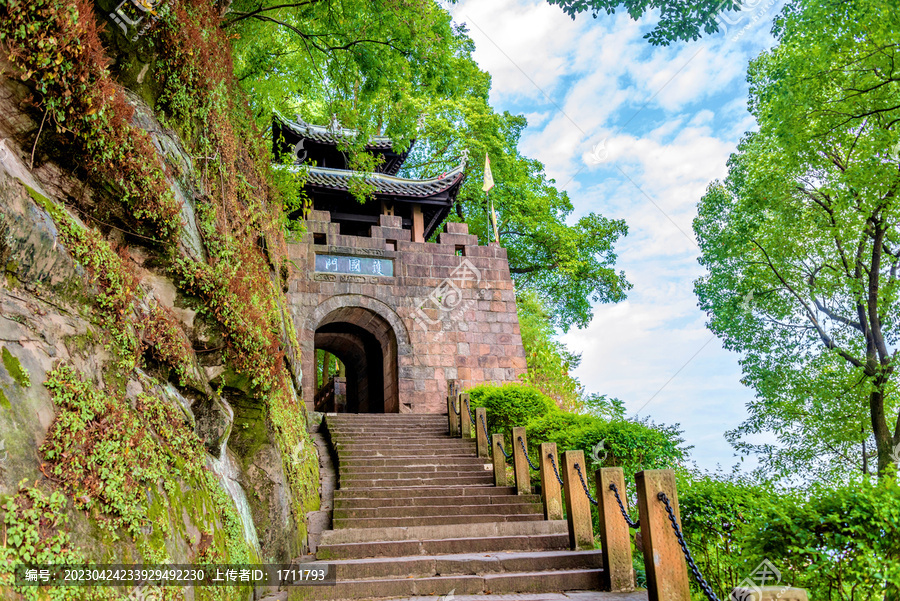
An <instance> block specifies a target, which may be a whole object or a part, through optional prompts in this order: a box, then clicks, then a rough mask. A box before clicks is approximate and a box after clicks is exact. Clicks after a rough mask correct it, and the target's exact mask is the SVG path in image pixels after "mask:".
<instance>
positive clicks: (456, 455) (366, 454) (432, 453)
mask: <svg viewBox="0 0 900 601" xmlns="http://www.w3.org/2000/svg"><path fill="white" fill-rule="evenodd" d="M444 457H446V458H448V459H463V458H468V459H472V458H474V457H475V449H468V448H466V449H460V450H459V451H453V450H451V451H448V450H445V449H431V450H429V451H423V450H417V451H414V452H406V451H403V452H398V451H396V450H393V451H384V452H382V451H377V450H376V451H372V450H367V451H342V452H341V453H339V454H338V459H339V460H340V461H357V460H360V459H428V460H429V461H434V460H435V459H440V458H444Z"/></svg>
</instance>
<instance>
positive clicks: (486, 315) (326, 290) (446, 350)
mask: <svg viewBox="0 0 900 601" xmlns="http://www.w3.org/2000/svg"><path fill="white" fill-rule="evenodd" d="M306 225H307V232H306V233H305V234H304V236H303V238H302V239H301V240H300V241H299V242H296V243H292V244H290V245H289V253H290V257H291V260H292V262H293V264H294V269H293V270H292V276H291V279H290V288H289V291H288V299H289V301H290V303H291V310H292V312H293V317H294V322H295V323H296V324H297V328H298V339H299V342H300V348H301V352H302V367H303V394H304V398H305V399H306V401H307V403H310V404H311V402H312V399H313V398H314V395H315V381H314V376H315V365H314V363H313V362H314V353H313V351H314V349H315V348H316V344H317V334H316V332H317V330H318V331H319V334H318V342H319V346H320V347H321V348H326V350H329V351H330V352H333V354H335V355H337V356H338V357H339V358H340V359H341V360H342V361H343V362H344V363H345V365H347V370H348V373H347V378H348V394H351V393H352V390H353V389H354V388H353V387H354V386H356V384H354V383H353V382H352V379H353V376H351V372H355V373H357V375H358V373H359V372H362V371H366V370H368V371H367V373H368V374H372V373H373V372H372V371H371V370H372V369H380V374H381V377H382V378H383V381H382V382H381V384H383V391H384V392H383V395H384V407H383V409H384V410H385V411H386V412H396V411H400V412H419V413H440V412H444V411H446V391H447V385H448V383H449V382H450V381H457V383H458V384H459V385H460V386H462V387H468V386H472V385H475V384H479V383H482V382H500V383H502V382H512V381H517V380H518V376H519V375H520V374H522V373H524V372H525V351H524V349H523V348H522V338H521V336H520V334H519V321H518V317H517V315H516V301H515V292H514V290H513V285H512V280H511V279H510V276H509V265H508V263H507V258H506V249H504V248H501V247H500V246H498V245H490V246H478V241H477V238H476V236H473V235H470V234H469V233H468V226H467V225H466V224H464V223H451V224H447V231H446V232H444V233H441V234H439V236H438V243H436V244H435V243H428V242H424V243H422V242H411V241H410V232H409V230H404V229H402V227H401V224H400V218H399V217H394V216H388V215H382V216H381V217H380V223H379V225H378V226H373V227H372V228H371V237H369V238H362V237H355V236H342V235H341V234H340V231H339V226H338V225H337V224H334V223H331V220H330V215H329V213H328V212H325V211H313V212H312V213H311V214H310V215H309V218H308V220H307V224H306ZM316 254H319V255H328V256H329V257H349V258H351V259H353V261H349V260H347V259H344V260H342V261H341V262H340V265H341V266H340V267H339V266H338V261H336V260H335V261H334V262H333V263H330V264H329V265H328V268H327V269H326V268H324V267H323V265H321V264H320V266H319V268H320V270H319V271H316V259H315V256H316ZM355 259H361V261H359V262H357V261H355ZM373 259H374V260H376V261H377V262H378V263H380V266H381V267H383V271H384V272H388V271H389V267H390V263H392V264H393V275H392V276H382V275H373V272H374V271H376V270H377V268H378V267H379V266H376V265H373V262H372V260H373ZM323 260H324V259H320V263H321V261H323ZM366 261H368V263H367V262H366ZM361 264H362V268H360V265H361ZM367 270H368V272H367ZM379 348H380V355H381V356H380V357H379V356H378V355H379ZM367 362H368V363H367ZM373 364H377V365H373ZM376 375H377V374H376ZM358 377H359V376H358ZM369 379H371V380H374V379H375V377H374V376H373V377H372V378H369ZM364 385H366V384H365V383H362V382H360V386H364ZM367 390H368V392H367V395H368V397H369V398H370V399H374V398H375V396H374V395H373V391H372V386H371V382H369V383H368V389H367ZM366 403H369V401H368V400H367V401H366ZM359 409H360V410H361V411H364V410H372V411H380V410H381V409H382V407H381V406H380V405H379V404H378V403H376V402H375V401H374V400H372V401H371V405H367V404H364V406H362V407H360V408H359Z"/></svg>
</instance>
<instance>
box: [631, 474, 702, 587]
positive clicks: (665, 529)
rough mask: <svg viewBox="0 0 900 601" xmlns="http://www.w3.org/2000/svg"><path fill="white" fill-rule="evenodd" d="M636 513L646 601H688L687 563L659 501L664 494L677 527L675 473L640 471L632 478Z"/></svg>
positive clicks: (678, 521)
mask: <svg viewBox="0 0 900 601" xmlns="http://www.w3.org/2000/svg"><path fill="white" fill-rule="evenodd" d="M634 479H635V482H636V484H637V495H638V510H639V511H640V521H641V539H642V541H643V547H644V567H645V569H646V571H647V594H648V599H649V601H690V600H691V589H690V583H689V581H688V572H687V562H686V561H685V560H684V554H683V553H682V551H681V546H680V545H679V544H678V538H677V537H676V536H675V531H674V530H673V529H672V522H670V521H669V515H668V513H666V507H665V505H663V503H662V501H660V499H659V493H665V494H666V496H667V497H668V498H669V504H670V505H671V506H672V510H673V512H674V514H675V521H676V523H677V524H678V527H679V528H681V514H680V513H679V512H678V493H677V491H676V490H675V472H673V471H672V470H644V471H642V472H638V473H637V474H636V475H635V477H634Z"/></svg>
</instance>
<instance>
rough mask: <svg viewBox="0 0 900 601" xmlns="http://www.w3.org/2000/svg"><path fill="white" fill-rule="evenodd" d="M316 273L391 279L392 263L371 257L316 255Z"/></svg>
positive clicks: (392, 273) (392, 272)
mask: <svg viewBox="0 0 900 601" xmlns="http://www.w3.org/2000/svg"><path fill="white" fill-rule="evenodd" d="M316 271H318V272H322V273H347V274H354V275H375V276H378V275H381V276H386V277H393V275H394V262H393V261H392V260H390V259H376V258H372V257H343V256H338V255H316Z"/></svg>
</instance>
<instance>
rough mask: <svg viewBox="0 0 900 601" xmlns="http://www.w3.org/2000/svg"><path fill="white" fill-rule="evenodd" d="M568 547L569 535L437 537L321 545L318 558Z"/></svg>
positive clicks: (489, 551) (394, 556)
mask: <svg viewBox="0 0 900 601" xmlns="http://www.w3.org/2000/svg"><path fill="white" fill-rule="evenodd" d="M520 523H521V522H520ZM524 523H531V522H524ZM568 546H569V534H568V533H565V534H533V535H519V536H515V535H513V536H489V537H476V538H437V539H424V540H406V541H373V542H359V543H334V544H325V545H319V547H318V550H317V552H316V557H317V558H318V559H320V560H342V559H362V558H367V557H389V558H397V557H403V556H407V555H437V554H453V553H494V552H504V551H551V550H563V549H567V548H568Z"/></svg>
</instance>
